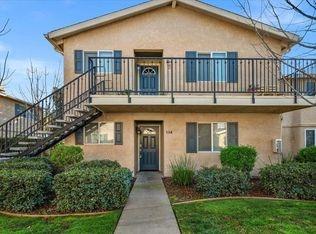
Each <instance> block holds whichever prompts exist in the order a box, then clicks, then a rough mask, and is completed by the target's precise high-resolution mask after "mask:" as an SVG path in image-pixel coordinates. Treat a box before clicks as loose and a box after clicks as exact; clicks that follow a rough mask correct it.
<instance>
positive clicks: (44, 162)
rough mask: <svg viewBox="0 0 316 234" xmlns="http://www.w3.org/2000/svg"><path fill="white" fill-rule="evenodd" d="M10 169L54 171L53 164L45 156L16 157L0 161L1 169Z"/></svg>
mask: <svg viewBox="0 0 316 234" xmlns="http://www.w3.org/2000/svg"><path fill="white" fill-rule="evenodd" d="M2 169H8V170H15V169H27V170H45V171H48V172H53V166H52V164H51V162H50V161H49V159H47V158H44V157H37V158H26V157H25V158H15V159H11V160H6V161H3V162H0V170H2Z"/></svg>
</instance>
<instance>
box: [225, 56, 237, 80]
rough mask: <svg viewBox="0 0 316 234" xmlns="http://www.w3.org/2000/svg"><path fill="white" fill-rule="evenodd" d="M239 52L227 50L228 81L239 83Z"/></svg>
mask: <svg viewBox="0 0 316 234" xmlns="http://www.w3.org/2000/svg"><path fill="white" fill-rule="evenodd" d="M237 58H238V53H237V52H227V63H228V64H227V76H228V79H227V82H228V83H237V82H238V60H237Z"/></svg>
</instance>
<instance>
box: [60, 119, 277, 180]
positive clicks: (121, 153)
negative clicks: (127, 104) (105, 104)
mask: <svg viewBox="0 0 316 234" xmlns="http://www.w3.org/2000/svg"><path fill="white" fill-rule="evenodd" d="M97 121H114V122H123V126H124V127H123V128H124V129H123V145H84V146H82V147H83V149H84V153H85V159H87V160H92V159H111V160H117V161H118V162H119V163H120V164H121V165H122V166H125V167H128V168H130V169H131V170H133V171H135V170H137V164H138V162H137V160H135V151H136V149H137V148H135V147H136V145H137V144H135V137H136V134H135V121H162V123H163V130H162V132H161V134H162V142H161V147H162V148H161V161H162V160H163V161H164V163H161V168H160V169H161V171H163V173H164V175H166V176H168V175H170V168H169V163H170V160H172V159H173V158H174V157H176V156H182V155H184V154H185V153H186V123H187V122H204V123H205V122H208V123H209V122H238V124H239V144H241V145H252V146H254V147H256V149H257V151H258V153H259V156H258V159H257V162H256V170H255V173H256V172H257V169H258V168H260V167H262V166H264V165H265V164H266V163H271V162H276V161H277V160H278V159H279V157H278V155H277V154H274V153H273V152H272V139H275V138H280V136H281V124H280V116H279V115H278V114H238V113H237V114H206V113H205V114H201V113H165V114H162V113H120V114H119V113H105V114H104V115H103V116H101V117H100V118H99V119H98V120H97ZM170 132H172V133H171V134H170ZM66 142H67V143H68V144H74V143H75V141H74V136H70V137H69V138H68V139H67V140H66ZM191 156H192V158H193V159H194V161H195V162H196V163H197V165H198V166H199V167H200V166H216V165H217V166H220V160H219V155H218V153H197V154H191Z"/></svg>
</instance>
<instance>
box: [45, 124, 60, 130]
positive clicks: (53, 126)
mask: <svg viewBox="0 0 316 234" xmlns="http://www.w3.org/2000/svg"><path fill="white" fill-rule="evenodd" d="M47 128H53V129H61V128H62V126H58V125H51V124H48V125H47Z"/></svg>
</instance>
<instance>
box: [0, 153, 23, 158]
mask: <svg viewBox="0 0 316 234" xmlns="http://www.w3.org/2000/svg"><path fill="white" fill-rule="evenodd" d="M18 154H19V152H7V153H1V154H0V156H2V157H14V156H16V155H18Z"/></svg>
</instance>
